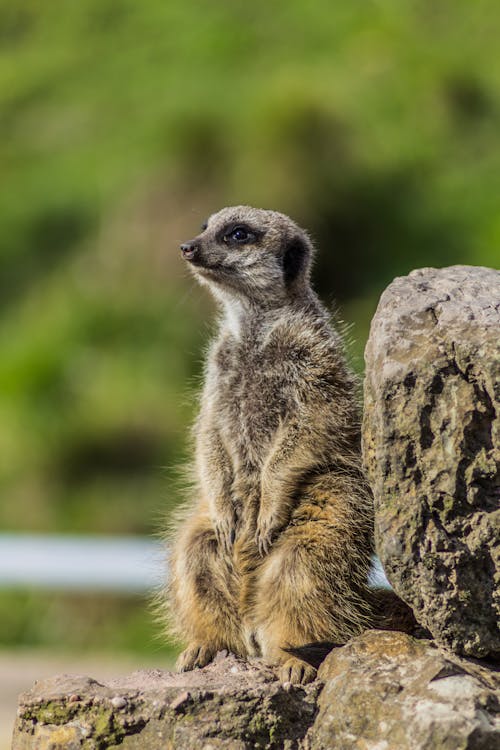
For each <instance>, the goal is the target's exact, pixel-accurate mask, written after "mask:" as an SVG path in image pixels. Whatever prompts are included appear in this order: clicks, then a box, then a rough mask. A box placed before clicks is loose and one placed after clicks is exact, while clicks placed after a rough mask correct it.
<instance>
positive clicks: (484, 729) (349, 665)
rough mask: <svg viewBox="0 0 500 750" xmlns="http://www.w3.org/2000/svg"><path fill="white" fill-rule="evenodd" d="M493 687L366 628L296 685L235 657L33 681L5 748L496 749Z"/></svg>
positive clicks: (426, 645)
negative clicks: (179, 669)
mask: <svg viewBox="0 0 500 750" xmlns="http://www.w3.org/2000/svg"><path fill="white" fill-rule="evenodd" d="M323 683H324V687H323ZM499 686H500V679H499V676H498V673H495V672H494V671H492V670H489V669H487V668H486V667H484V666H479V665H477V664H474V663H471V662H469V661H466V660H465V659H461V658H459V657H456V656H454V655H449V656H446V655H444V654H443V653H441V652H440V651H439V650H438V649H437V648H436V647H434V646H433V645H432V644H431V643H430V642H429V641H418V640H416V639H415V638H412V637H411V636H408V635H405V634H403V633H398V632H389V631H369V632H367V633H365V634H364V635H362V636H359V637H357V638H354V639H353V640H352V641H350V642H349V643H348V644H347V645H346V646H343V647H340V648H336V649H334V651H332V652H331V654H330V655H329V656H328V657H327V659H326V660H325V662H324V663H323V665H322V666H321V667H320V670H319V679H318V680H317V681H316V682H315V683H313V684H311V685H307V686H305V687H300V686H292V685H290V684H288V685H287V687H286V688H285V687H282V686H281V685H280V684H279V683H278V682H277V680H276V678H275V675H274V673H273V672H272V670H270V669H269V668H268V667H266V666H265V665H263V664H262V663H261V662H259V661H258V660H254V661H253V662H252V663H251V664H245V663H244V662H241V661H239V660H237V659H235V657H233V656H228V657H226V658H225V659H223V660H217V662H215V663H213V664H211V665H209V666H208V667H205V669H203V670H195V671H194V672H187V673H185V674H172V673H170V672H163V671H161V670H152V671H144V672H136V673H134V674H132V675H130V676H129V677H126V678H122V679H120V680H116V681H113V682H111V683H109V684H107V685H102V684H100V683H98V682H96V681H95V680H92V679H89V678H88V677H79V676H73V677H71V676H68V675H61V676H59V677H54V678H52V679H50V680H46V681H41V682H38V683H36V685H35V687H34V688H33V689H32V690H30V691H28V692H27V693H25V694H24V695H22V696H21V698H20V706H19V715H18V719H17V721H16V726H15V730H14V744H13V750H63V749H64V750H76V748H79V749H81V750H104V749H105V748H110V747H115V746H119V747H120V748H123V750H133V749H134V748H137V749H139V748H141V750H192V748H200V749H201V750H219V749H221V748H227V749H228V750H229V749H231V750H233V749H234V750H250V748H252V749H254V748H261V750H264V749H265V748H266V749H268V750H272V749H273V748H276V749H277V748H285V749H286V750H294V749H295V750H327V749H328V750H329V749H330V748H333V747H336V748H337V747H338V748H342V750H350V749H351V748H352V750H410V748H411V750H448V749H449V750H461V749H462V748H464V749H465V748H467V749H468V750H494V749H496V748H497V747H498V746H499V743H500V724H499V718H498V717H499V693H500V691H499ZM75 696H77V700H75V699H74V697H75ZM318 696H319V698H318ZM117 698H119V699H120V700H117Z"/></svg>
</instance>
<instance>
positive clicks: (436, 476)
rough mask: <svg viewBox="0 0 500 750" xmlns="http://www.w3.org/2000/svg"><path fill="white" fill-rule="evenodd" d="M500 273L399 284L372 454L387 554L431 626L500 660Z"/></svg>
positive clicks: (377, 348)
mask: <svg viewBox="0 0 500 750" xmlns="http://www.w3.org/2000/svg"><path fill="white" fill-rule="evenodd" d="M499 341H500V273H499V272H498V271H494V270H491V269H487V268H476V267H468V266H454V267H451V268H443V269H431V268H430V269H422V270H418V271H413V272H412V273H411V274H410V275H409V276H407V277H404V278H399V279H395V280H394V281H393V283H392V284H391V285H390V286H389V287H388V288H387V290H386V291H385V292H384V294H383V295H382V297H381V299H380V303H379V306H378V309H377V312H376V314H375V317H374V319H373V321H372V326H371V331H370V338H369V341H368V344H367V347H366V380H365V417H364V426H363V444H364V445H363V448H364V457H365V464H366V467H367V470H368V473H369V477H370V481H371V483H372V487H373V490H374V496H375V505H376V540H377V550H378V553H379V556H380V558H381V561H382V564H383V566H384V569H385V572H386V574H387V577H388V579H389V581H390V582H391V584H392V586H393V587H394V589H395V591H396V592H397V593H398V594H399V595H400V596H401V597H402V598H403V599H404V600H405V601H406V602H407V603H408V604H410V606H411V607H412V608H413V610H414V612H415V615H416V617H417V619H418V620H419V622H420V623H421V624H422V625H424V626H425V627H427V628H428V629H429V630H430V632H431V633H432V635H433V636H434V637H435V638H436V639H437V640H438V641H439V642H440V643H442V644H444V645H446V646H448V647H449V648H451V649H453V650H454V651H456V652H457V653H462V654H469V655H474V656H477V657H483V656H486V655H488V654H489V655H490V656H491V655H495V654H496V655H497V656H498V654H499V653H500V631H499V618H500V593H499V580H500V569H499V568H500V565H499V561H500V525H499V521H500V510H499V507H500V482H499V450H500V448H499V446H500V414H499V407H500V349H499Z"/></svg>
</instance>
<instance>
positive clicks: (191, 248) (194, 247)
mask: <svg viewBox="0 0 500 750" xmlns="http://www.w3.org/2000/svg"><path fill="white" fill-rule="evenodd" d="M181 250H182V254H183V256H184V257H185V258H188V259H189V258H194V256H195V255H196V253H197V252H198V243H197V242H196V241H195V240H190V241H189V242H183V243H182V245H181Z"/></svg>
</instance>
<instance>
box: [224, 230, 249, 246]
mask: <svg viewBox="0 0 500 750" xmlns="http://www.w3.org/2000/svg"><path fill="white" fill-rule="evenodd" d="M255 239H256V238H255V234H254V233H253V232H251V231H250V230H249V229H247V227H243V226H242V227H233V229H231V231H230V232H228V233H227V234H225V235H224V242H233V243H235V244H237V245H245V244H247V243H248V242H254V241H255Z"/></svg>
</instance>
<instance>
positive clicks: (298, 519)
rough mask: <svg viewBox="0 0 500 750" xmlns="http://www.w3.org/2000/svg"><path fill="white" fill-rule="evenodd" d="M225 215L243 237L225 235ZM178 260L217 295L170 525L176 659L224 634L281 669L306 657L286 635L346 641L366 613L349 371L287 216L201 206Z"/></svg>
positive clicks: (244, 651) (305, 673)
mask: <svg viewBox="0 0 500 750" xmlns="http://www.w3.org/2000/svg"><path fill="white" fill-rule="evenodd" d="M231 222H234V223H238V224H243V225H247V226H250V227H252V228H254V229H255V230H258V235H259V239H258V240H257V241H256V242H255V243H251V244H244V245H238V246H234V245H231V244H228V243H227V242H226V241H224V240H223V239H221V232H222V231H223V229H224V227H227V226H228V225H230V224H231ZM192 242H193V243H194V244H195V245H196V247H197V257H196V259H195V261H193V262H191V261H190V267H191V269H192V271H193V272H194V274H195V275H196V277H197V278H198V279H199V280H200V281H202V282H203V283H204V284H207V285H208V287H209V288H210V290H211V291H212V293H213V294H214V296H215V298H216V299H217V301H218V302H219V303H220V308H221V313H222V314H221V318H220V325H219V331H218V335H217V337H216V338H215V340H214V341H213V343H212V344H211V346H210V349H209V352H208V357H207V361H206V366H205V376H204V387H203V391H202V394H201V398H200V410H199V416H198V418H197V420H196V424H195V426H194V438H195V465H194V477H195V479H194V486H193V488H192V500H191V502H189V503H188V504H187V506H186V508H185V509H184V512H183V514H182V519H181V520H180V521H179V522H178V523H177V524H176V525H175V529H174V530H173V534H172V537H171V543H172V552H171V579H170V583H169V586H168V597H167V602H168V605H167V608H168V609H169V613H170V620H171V630H172V632H173V633H174V634H175V635H176V636H177V637H178V638H179V639H180V640H182V641H184V642H185V643H187V648H186V650H185V651H184V652H183V653H182V654H181V656H180V657H179V661H178V668H179V669H182V670H187V669H192V668H193V667H195V666H204V665H205V664H207V663H208V662H209V661H210V660H211V659H212V658H213V657H214V655H215V654H216V652H217V651H219V650H221V649H228V650H229V651H232V652H234V653H235V654H239V655H241V656H243V657H245V656H249V655H261V656H263V657H264V658H265V659H267V660H268V661H270V662H271V663H273V664H277V665H279V666H280V676H281V679H282V680H290V681H292V682H301V681H302V682H306V681H308V680H310V679H312V678H313V677H314V674H315V670H314V668H313V667H312V666H310V665H308V664H306V663H305V662H303V661H302V660H301V659H299V658H296V657H294V656H291V655H290V654H289V653H286V652H285V651H284V650H283V648H286V647H298V646H301V645H303V644H307V643H311V642H314V641H326V640H328V641H332V642H334V643H344V642H345V641H346V640H347V639H348V638H349V637H351V636H353V635H355V634H357V633H359V632H361V631H362V630H363V629H364V628H365V627H366V626H367V624H368V623H369V622H370V618H371V616H372V612H371V605H370V604H369V601H370V597H369V594H368V593H367V587H366V580H367V573H368V569H369V565H370V555H371V553H372V525H373V510H372V498H371V494H370V490H369V488H368V485H367V482H366V480H365V477H364V475H363V472H362V469H361V458H360V433H359V414H358V408H357V403H356V381H355V377H354V376H353V374H352V372H351V371H350V370H349V368H348V367H347V365H346V362H345V358H344V354H343V346H342V342H341V339H340V337H339V335H338V334H337V333H336V331H335V330H334V329H333V328H332V326H331V324H330V320H329V315H328V313H327V312H326V310H325V309H324V307H323V306H322V305H321V303H320V302H319V300H318V298H317V297H316V295H315V293H314V292H313V291H312V289H311V286H310V281H309V274H310V265H311V259H312V255H313V247H312V244H311V241H310V239H309V238H308V236H307V234H306V233H305V232H304V231H303V230H302V229H300V228H299V227H298V226H297V225H296V224H295V223H294V222H293V221H291V219H289V218H288V217H287V216H284V215H283V214H280V213H277V212H274V211H264V210H260V209H254V208H249V207H247V206H238V207H234V208H225V209H223V210H222V211H220V212H219V213H217V214H214V215H213V216H211V217H210V219H209V221H208V225H207V227H206V228H205V229H204V230H203V231H202V232H201V234H199V235H198V236H197V237H196V238H195V240H193V241H192Z"/></svg>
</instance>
